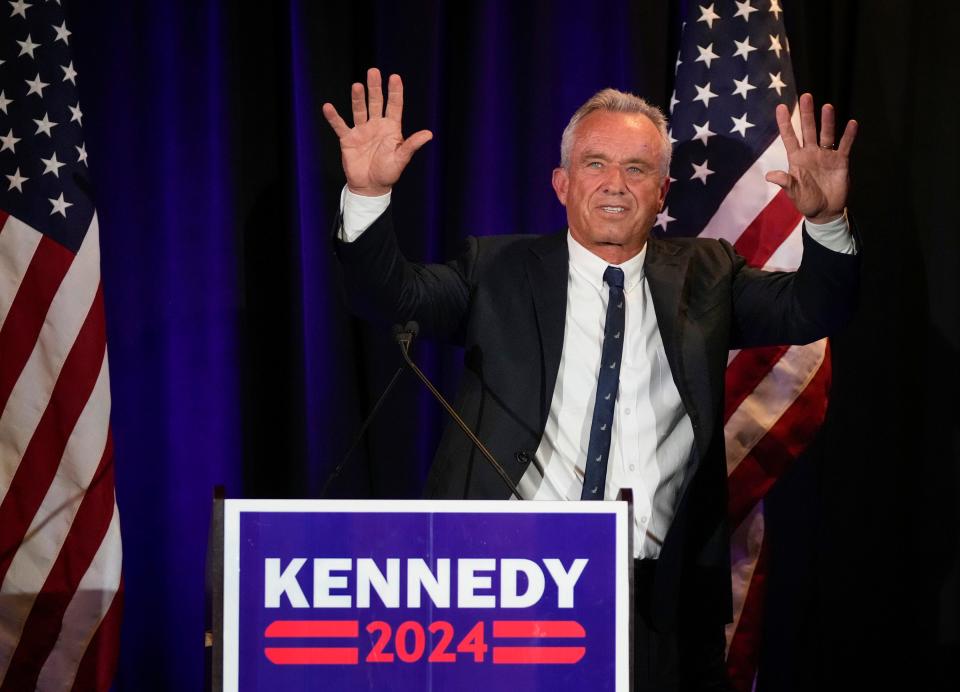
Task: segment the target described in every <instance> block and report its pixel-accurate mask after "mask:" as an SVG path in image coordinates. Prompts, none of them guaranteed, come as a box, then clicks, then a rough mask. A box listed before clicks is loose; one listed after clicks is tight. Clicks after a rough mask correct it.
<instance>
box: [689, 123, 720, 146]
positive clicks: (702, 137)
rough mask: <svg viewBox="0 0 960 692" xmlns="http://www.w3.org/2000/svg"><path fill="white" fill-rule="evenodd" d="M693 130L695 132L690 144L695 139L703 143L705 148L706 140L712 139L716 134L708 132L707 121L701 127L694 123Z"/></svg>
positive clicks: (708, 125)
mask: <svg viewBox="0 0 960 692" xmlns="http://www.w3.org/2000/svg"><path fill="white" fill-rule="evenodd" d="M693 129H694V131H695V132H696V134H694V135H693V137H691V138H690V141H691V142H692V141H693V140H695V139H696V140H699V141H701V142H703V146H707V144H708V140H709V139H710V138H711V137H713V136H714V135H715V134H717V133H716V132H711V131H710V121H709V120H707V121H706V122H705V123H703V125H697V124H696V123H694V124H693Z"/></svg>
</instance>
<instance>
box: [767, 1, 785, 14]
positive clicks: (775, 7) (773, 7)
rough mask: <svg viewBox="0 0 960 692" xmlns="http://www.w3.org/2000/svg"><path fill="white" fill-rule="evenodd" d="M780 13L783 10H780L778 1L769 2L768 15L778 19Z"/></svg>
mask: <svg viewBox="0 0 960 692" xmlns="http://www.w3.org/2000/svg"><path fill="white" fill-rule="evenodd" d="M781 12H783V10H781V9H780V0H770V14H772V15H773V16H774V17H776V18H777V19H780V13H781Z"/></svg>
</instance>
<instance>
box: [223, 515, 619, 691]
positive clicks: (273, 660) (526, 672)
mask: <svg viewBox="0 0 960 692" xmlns="http://www.w3.org/2000/svg"><path fill="white" fill-rule="evenodd" d="M627 525H628V524H627V506H626V503H623V502H511V501H426V500H410V501H406V500H395V501H372V500H339V501H337V500H329V501H328V500H316V501H313V500H293V501H280V500H227V501H226V503H225V514H224V641H223V647H224V649H223V651H224V656H223V666H224V667H223V680H224V689H225V690H243V691H245V690H277V689H283V690H307V689H310V690H314V689H323V690H350V691H357V690H377V691H378V692H379V691H381V690H458V691H465V692H466V691H469V690H482V691H483V692H490V691H491V690H498V689H512V690H549V691H550V692H557V691H558V690H580V689H590V690H597V691H600V690H610V691H611V692H614V691H615V692H626V690H627V689H628V688H629V651H628V647H629V641H628V639H629V638H628V629H629V617H628V616H629V578H628V568H629V563H630V559H629V555H630V553H629V549H628V544H627V541H628V535H627Z"/></svg>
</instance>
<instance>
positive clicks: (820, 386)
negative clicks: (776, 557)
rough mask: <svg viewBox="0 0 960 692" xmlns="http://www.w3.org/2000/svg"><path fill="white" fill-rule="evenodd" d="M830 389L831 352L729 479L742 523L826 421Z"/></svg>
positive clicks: (731, 507)
mask: <svg viewBox="0 0 960 692" xmlns="http://www.w3.org/2000/svg"><path fill="white" fill-rule="evenodd" d="M829 390H830V351H829V347H828V350H827V352H826V353H825V354H824V359H823V362H822V363H821V364H820V367H819V368H818V369H817V372H816V374H815V375H814V376H813V379H812V380H810V382H809V383H808V384H807V386H806V388H805V389H804V390H803V392H801V394H800V396H799V397H797V399H796V401H794V402H793V403H792V404H791V405H790V408H788V409H787V410H786V412H784V414H783V415H782V416H780V418H779V420H777V422H776V423H775V424H774V425H773V427H772V428H770V430H768V431H767V434H766V435H764V436H763V437H762V438H760V440H759V441H758V442H757V444H756V445H754V447H753V449H751V450H750V453H749V454H747V456H746V457H744V459H743V461H741V462H740V463H739V464H738V465H737V468H735V469H734V470H733V473H731V474H730V477H729V479H728V483H727V485H728V487H729V491H730V497H729V503H728V505H727V515H728V517H729V520H730V525H731V526H739V525H740V523H741V522H742V521H743V520H744V519H745V518H746V516H747V515H748V514H749V513H750V511H751V510H752V509H753V507H754V506H755V505H756V504H757V502H759V501H760V500H761V499H762V498H763V496H764V495H766V493H767V490H769V489H770V487H771V486H772V485H773V484H774V482H776V480H777V479H778V478H779V477H780V476H781V475H782V474H783V472H784V471H785V470H786V469H787V467H789V465H790V463H791V462H792V461H793V460H794V459H796V458H797V457H798V456H800V453H801V452H803V450H804V448H805V447H806V446H807V443H808V442H809V441H810V440H811V439H812V438H813V436H814V434H815V433H816V431H817V428H819V427H820V424H821V423H822V422H823V418H824V416H825V415H826V411H827V392H828V391H829Z"/></svg>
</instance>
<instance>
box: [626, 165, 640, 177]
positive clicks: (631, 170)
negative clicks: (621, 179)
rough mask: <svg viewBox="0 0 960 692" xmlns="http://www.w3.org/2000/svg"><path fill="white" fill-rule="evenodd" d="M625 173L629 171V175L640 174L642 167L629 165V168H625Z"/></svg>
mask: <svg viewBox="0 0 960 692" xmlns="http://www.w3.org/2000/svg"><path fill="white" fill-rule="evenodd" d="M627 173H629V174H630V175H640V174H641V173H643V169H642V168H640V166H630V167H629V168H627Z"/></svg>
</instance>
